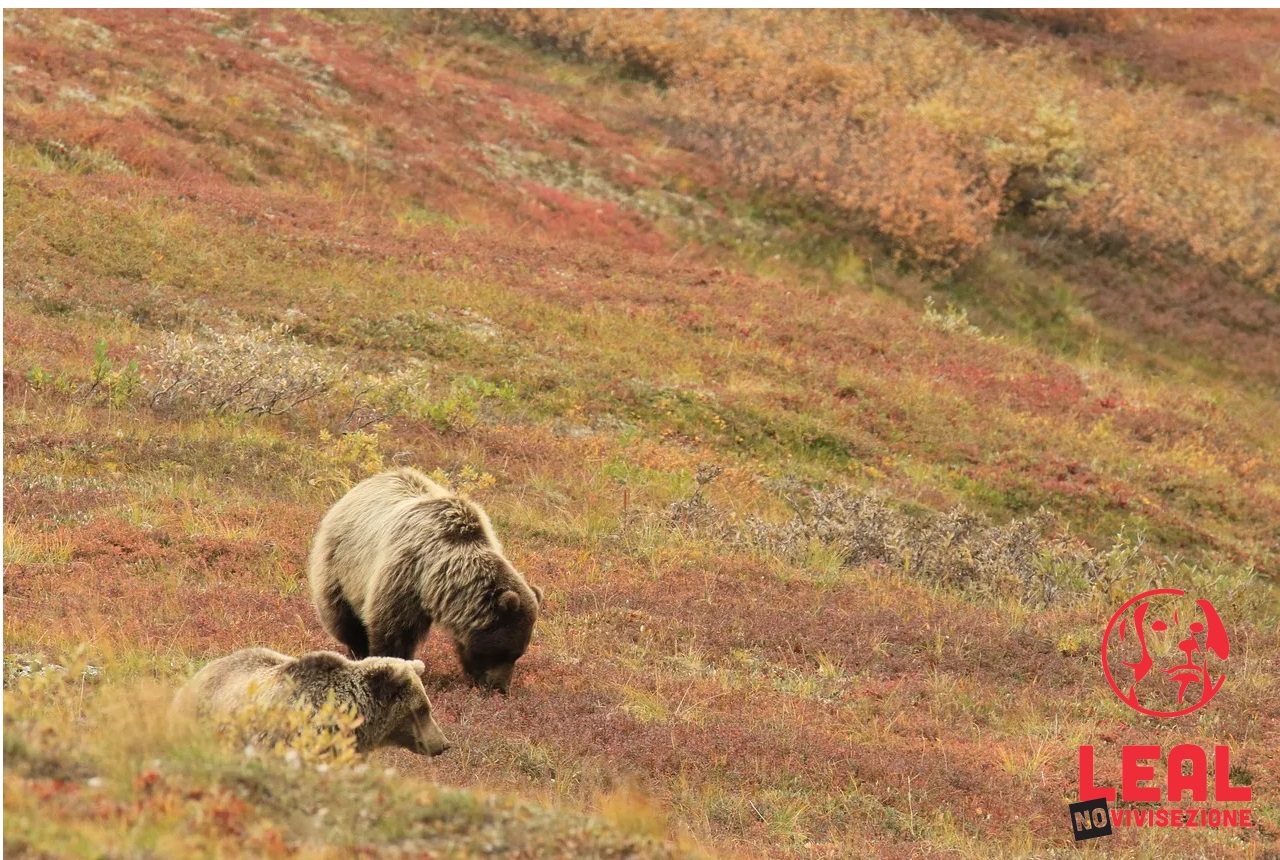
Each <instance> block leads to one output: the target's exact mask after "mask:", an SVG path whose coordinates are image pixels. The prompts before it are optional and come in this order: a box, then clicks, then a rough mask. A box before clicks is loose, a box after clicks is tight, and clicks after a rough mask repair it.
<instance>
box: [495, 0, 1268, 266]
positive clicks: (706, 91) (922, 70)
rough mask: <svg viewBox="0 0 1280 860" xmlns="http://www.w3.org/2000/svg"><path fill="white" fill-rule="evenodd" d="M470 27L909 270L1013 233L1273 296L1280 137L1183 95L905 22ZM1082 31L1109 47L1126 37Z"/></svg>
mask: <svg viewBox="0 0 1280 860" xmlns="http://www.w3.org/2000/svg"><path fill="white" fill-rule="evenodd" d="M478 14H480V17H481V19H482V20H484V21H486V22H489V23H492V24H496V25H498V26H500V27H502V28H504V29H505V30H507V31H509V32H511V33H514V34H517V35H521V36H525V37H528V38H531V39H533V40H534V41H535V42H537V43H539V44H543V45H549V46H553V47H555V48H557V49H559V50H562V51H569V52H572V53H574V54H576V55H580V56H583V57H588V58H593V59H603V60H609V61H612V62H615V63H618V64H620V65H622V66H623V67H624V68H626V69H628V70H631V71H634V72H637V73H642V74H645V75H648V76H651V77H653V78H654V79H656V80H658V81H660V82H662V83H663V84H665V85H666V86H667V87H669V90H668V94H667V97H666V99H665V100H664V106H665V108H666V110H668V111H669V112H670V116H671V117H672V119H673V120H675V121H677V122H678V123H679V125H680V127H681V130H682V133H683V136H684V138H685V139H686V140H687V141H689V142H693V143H696V144H697V145H698V146H700V147H701V148H703V149H704V150H706V151H708V152H712V153H715V154H716V155H718V156H719V157H721V158H723V159H725V161H726V162H727V163H728V164H729V165H730V166H731V167H732V169H733V171H734V172H735V173H736V174H737V175H738V176H739V177H740V178H741V179H742V180H744V181H746V182H751V183H757V184H761V185H766V186H769V187H772V188H775V189H779V190H782V191H786V192H789V193H796V194H800V195H802V196H804V197H808V198H811V199H813V200H815V201H817V202H819V203H821V204H823V205H825V206H828V207H831V208H832V209H834V210H835V211H837V212H839V213H842V214H843V215H846V216H847V217H849V218H850V219H851V220H852V221H853V222H855V223H856V224H858V225H859V226H865V227H870V228H872V229H874V230H876V231H878V232H879V233H880V234H881V235H882V236H884V237H885V239H886V240H888V241H889V242H890V243H891V244H892V246H893V247H894V248H895V249H896V250H898V251H899V252H900V253H902V254H904V255H908V256H910V257H913V258H915V259H917V260H920V261H923V262H926V263H930V264H937V265H941V266H944V267H946V266H954V265H957V264H960V263H964V262H965V261H967V260H969V259H970V258H972V257H973V255H974V254H976V253H978V252H979V251H980V250H982V249H983V248H984V247H985V246H986V245H987V243H988V242H989V241H990V239H991V236H992V232H993V231H994V230H995V229H996V227H997V225H998V224H1000V223H1001V221H1002V220H1003V219H1008V218H1010V217H1013V216H1019V217H1032V218H1033V221H1034V225H1033V226H1034V229H1036V230H1039V231H1043V232H1046V233H1048V232H1053V231H1063V230H1065V231H1071V232H1072V233H1074V234H1077V235H1079V236H1080V237H1081V238H1083V239H1085V240H1087V241H1089V242H1090V243H1092V244H1094V245H1095V246H1099V247H1103V248H1119V249H1123V250H1125V251H1127V252H1131V253H1133V254H1136V255H1140V256H1147V257H1149V256H1151V255H1155V254H1169V253H1171V254H1176V255H1182V256H1186V257H1190V258H1194V259H1197V260H1200V261H1203V262H1205V263H1208V264H1211V265H1214V266H1218V267H1221V268H1223V269H1224V270H1226V271H1228V272H1230V273H1231V274H1232V275H1234V276H1237V277H1239V278H1242V279H1245V280H1247V281H1249V282H1251V283H1253V284H1255V285H1258V286H1260V287H1262V288H1264V289H1266V290H1268V291H1275V290H1276V288H1277V287H1278V286H1280V268H1278V267H1280V246H1278V245H1277V244H1276V242H1275V239H1274V237H1275V236H1276V235H1277V232H1280V206H1278V205H1277V203H1276V201H1277V200H1280V179H1278V178H1277V177H1280V147H1278V146H1277V143H1276V138H1275V132H1274V130H1273V129H1272V128H1270V127H1268V126H1266V125H1264V124H1262V123H1260V122H1257V121H1256V120H1255V119H1253V118H1251V117H1249V116H1247V115H1242V114H1240V113H1237V112H1234V111H1230V110H1221V111H1219V110H1204V109H1196V108H1195V107H1194V105H1193V104H1192V103H1190V102H1189V101H1188V98H1187V97H1186V95H1185V94H1184V93H1182V92H1180V91H1179V90H1177V89H1174V88H1171V87H1160V86H1135V87H1131V88H1114V87H1104V86H1101V85H1099V84H1097V83H1096V82H1093V81H1090V80H1089V79H1087V78H1085V77H1083V76H1081V75H1079V74H1077V73H1076V72H1074V71H1073V70H1072V68H1070V67H1069V66H1068V64H1067V62H1066V59H1065V57H1064V55H1063V54H1062V53H1061V52H1056V53H1055V52H1054V51H1052V50H1049V49H1046V48H1043V47H1036V46H1031V47H1019V48H1016V49H1010V50H1003V49H1001V50H992V49H989V48H985V47H983V46H981V45H979V44H977V43H975V42H974V41H973V40H971V39H968V38H966V37H965V35H964V34H963V33H962V32H961V31H960V30H958V29H956V28H955V27H953V26H950V25H948V24H946V23H941V22H939V21H936V20H934V19H931V18H927V17H921V16H918V15H908V14H906V13H898V12H880V11H871V10H856V11H839V12H830V11H828V12H777V11H747V12H728V11H708V12H697V11H647V10H633V11H609V12H604V11H594V10H573V11H558V10H535V11H500V12H488V13H478ZM1064 14H1065V15H1067V16H1069V15H1070V14H1071V13H1058V17H1059V18H1061V17H1063V15H1064ZM1079 14H1080V16H1081V20H1080V22H1079V26H1087V27H1093V28H1101V29H1106V28H1108V27H1110V28H1120V27H1123V26H1126V24H1127V23H1128V22H1130V20H1131V18H1132V16H1131V15H1126V14H1123V13H1114V14H1109V13H1102V12H1082V13H1079ZM1054 20H1055V21H1056V20H1057V18H1055V19H1054Z"/></svg>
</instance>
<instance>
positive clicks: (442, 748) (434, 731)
mask: <svg viewBox="0 0 1280 860" xmlns="http://www.w3.org/2000/svg"><path fill="white" fill-rule="evenodd" d="M452 747H453V744H451V743H449V739H448V738H446V737H445V736H444V732H443V731H441V730H440V724H439V723H437V722H436V721H435V719H434V718H432V719H430V720H429V721H428V722H427V725H426V726H425V728H424V730H423V731H422V732H421V733H420V734H419V736H418V753H419V754H421V755H426V756H431V757H433V758H434V757H435V756H438V755H442V754H444V753H446V752H448V751H449V750H450V749H451V748H452Z"/></svg>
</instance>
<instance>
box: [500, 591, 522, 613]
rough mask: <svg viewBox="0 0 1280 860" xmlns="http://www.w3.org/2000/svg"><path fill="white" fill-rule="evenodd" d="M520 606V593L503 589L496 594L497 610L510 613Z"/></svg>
mask: <svg viewBox="0 0 1280 860" xmlns="http://www.w3.org/2000/svg"><path fill="white" fill-rule="evenodd" d="M519 608H520V595H518V594H516V593H515V592H514V591H504V592H502V594H500V595H498V611H499V612H501V613H503V614H504V615H510V614H511V613H512V612H515V611H516V610H517V609H519Z"/></svg>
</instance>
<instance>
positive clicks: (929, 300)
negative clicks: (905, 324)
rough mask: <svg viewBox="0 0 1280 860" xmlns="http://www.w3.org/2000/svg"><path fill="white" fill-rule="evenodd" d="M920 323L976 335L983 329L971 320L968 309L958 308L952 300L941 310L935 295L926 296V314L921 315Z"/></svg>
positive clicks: (950, 332) (926, 326)
mask: <svg viewBox="0 0 1280 860" xmlns="http://www.w3.org/2000/svg"><path fill="white" fill-rule="evenodd" d="M920 324H921V325H923V326H924V327H925V328H931V329H933V330H935V331H941V332H946V333H947V334H969V335H974V336H980V335H981V334H982V329H980V328H978V327H977V326H976V325H974V324H973V323H971V322H969V312H968V311H966V310H965V309H964V308H958V307H956V306H955V305H953V304H951V303H950V302H948V303H947V308H946V310H941V311H940V310H938V307H937V305H936V304H935V303H934V301H933V296H925V300H924V316H923V317H921V319H920Z"/></svg>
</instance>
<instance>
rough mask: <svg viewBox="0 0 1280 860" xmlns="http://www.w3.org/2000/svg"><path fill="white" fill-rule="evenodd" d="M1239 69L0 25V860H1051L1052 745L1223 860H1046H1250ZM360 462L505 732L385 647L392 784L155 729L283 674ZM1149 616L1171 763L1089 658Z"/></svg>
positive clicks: (1272, 594) (1278, 473)
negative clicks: (402, 725)
mask: <svg viewBox="0 0 1280 860" xmlns="http://www.w3.org/2000/svg"><path fill="white" fill-rule="evenodd" d="M1276 31H1277V18H1276V16H1275V15H1273V14H1270V13H1263V12H1249V13H1241V14H1240V15H1235V14H1230V15H1228V14H1227V13H1221V14H1219V13H1190V12H1184V13H1174V12H1168V13H1126V14H1121V13H1096V12H1058V13H1025V14H1024V13H1016V12H1002V13H992V14H990V15H977V14H971V13H966V14H956V15H955V16H952V17H938V16H935V15H924V14H917V13H879V12H850V13H839V14H837V13H817V14H816V15H815V16H814V17H804V16H797V15H790V14H766V13H749V14H729V13H723V12H714V13H698V12H693V13H651V12H627V13H625V14H624V13H619V14H607V13H600V12H589V11H584V12H573V13H553V12H540V13H513V12H503V13H484V14H480V13H474V14H461V15H453V14H450V15H445V14H425V13H423V14H409V13H403V14H386V15H372V14H369V15H363V14H359V15H357V14H338V13H294V12H267V13H253V12H237V11H231V12H210V11H173V12H165V13H150V12H125V11H107V12H78V13H70V12H57V11H43V12H36V11H10V12H6V13H5V31H4V33H5V35H4V40H5V42H4V47H5V52H4V57H5V70H4V85H5V101H4V128H5V142H4V206H5V219H4V240H5V245H4V249H5V250H4V262H5V267H4V289H5V302H4V310H5V315H4V335H5V341H4V397H5V412H4V430H5V452H4V457H5V486H4V502H5V505H4V514H5V520H4V561H5V577H4V599H5V603H4V609H5V612H4V637H5V669H6V671H5V677H6V694H5V776H4V779H5V813H6V815H5V837H4V838H5V848H6V850H8V851H10V852H13V854H14V855H15V856H18V855H24V856H100V855H101V854H102V853H104V852H106V853H112V854H120V855H125V854H129V855H133V854H138V855H145V854H154V855H159V856H166V855H167V856H174V855H175V854H176V853H183V854H186V855H189V856H201V855H204V856H215V855H216V856H238V855H243V856H254V857H258V856H280V857H286V856H300V857H312V856H315V857H321V856H343V857H345V856H351V854H352V853H353V852H355V853H359V854H360V855H361V856H371V857H373V856H392V855H395V856H401V855H403V854H405V853H412V852H419V853H424V854H428V855H431V856H437V855H439V856H469V855H471V854H480V853H486V852H487V853H508V854H513V855H516V856H583V855H587V856H628V854H631V855H639V856H662V855H674V854H686V853H695V854H707V855H715V856H731V857H739V856H741V857H766V856H768V857H775V856H796V857H800V856H805V857H813V856H816V857H847V856H877V857H904V858H905V857H973V858H986V857H1026V856H1036V857H1051V856H1064V857H1065V856H1075V855H1074V852H1075V850H1076V849H1075V848H1074V846H1073V845H1072V842H1071V836H1070V831H1069V828H1068V820H1067V815H1066V804H1067V803H1068V802H1069V801H1071V800H1074V799H1075V792H1076V750H1077V748H1078V746H1079V745H1080V744H1082V743H1092V744H1093V745H1094V746H1095V747H1096V749H1097V751H1098V753H1097V755H1098V761H1099V774H1098V777H1099V780H1100V781H1103V780H1105V781H1108V782H1110V784H1116V783H1118V781H1119V750H1120V747H1121V746H1123V745H1125V744H1134V743H1146V744H1161V745H1163V746H1165V747H1169V746H1172V745H1173V744H1175V743H1183V742H1192V743H1200V744H1215V743H1225V744H1229V745H1230V747H1231V749H1232V755H1233V759H1232V761H1233V771H1232V774H1231V777H1232V780H1233V781H1234V782H1235V783H1236V784H1250V785H1251V786H1252V787H1253V796H1254V801H1253V804H1252V806H1253V809H1254V811H1255V815H1256V816H1257V818H1258V821H1259V823H1258V824H1257V826H1255V827H1253V828H1251V829H1248V830H1243V831H1242V830H1239V829H1221V830H1184V829H1176V830H1157V829H1133V828H1127V829H1119V830H1118V832H1117V834H1116V835H1115V836H1112V837H1110V838H1108V839H1105V840H1102V843H1104V844H1102V845H1100V846H1098V847H1096V848H1093V849H1091V850H1092V851H1093V853H1097V854H1099V855H1113V856H1119V857H1136V858H1143V857H1152V858H1155V857H1170V856H1187V857H1190V856H1204V857H1230V856H1238V857H1257V856H1262V855H1266V854H1269V853H1274V852H1275V851H1276V850H1277V848H1278V846H1277V827H1278V826H1280V801H1278V800H1277V798H1280V751H1277V748H1276V744H1275V738H1276V737H1277V734H1278V733H1280V680H1278V679H1280V625H1278V624H1277V612H1278V608H1277V602H1276V589H1275V582H1274V578H1275V576H1276V574H1277V572H1280V538H1278V533H1280V528H1278V525H1277V524H1278V523H1280V434H1277V433H1276V430H1275V428H1276V427H1277V426H1280V399H1278V398H1277V397H1276V393H1277V385H1278V384H1280V340H1278V339H1277V332H1280V302H1278V301H1277V299H1276V288H1277V260H1278V257H1277V255H1278V254H1280V247H1278V246H1277V245H1276V244H1275V242H1276V239H1275V237H1276V235H1277V225H1278V224H1280V212H1278V211H1277V202H1276V201H1277V200H1278V199H1280V194H1278V193H1277V186H1276V183H1277V177H1278V176H1280V148H1278V141H1277V137H1276V129H1275V118H1276V112H1277V110H1278V109H1280V107H1278V106H1277V104H1276V101H1275V93H1276V74H1277V73H1276V69H1277V68H1280V66H1278V65H1277V50H1278V49H1277V47H1276V46H1277V45H1280V40H1277V39H1276V38H1275V35H1276ZM1203 34H1209V35H1207V36H1205V37H1204V39H1203V40H1202V39H1198V38H1196V37H1197V35H1203ZM1209 36H1212V37H1213V38H1212V39H1211V38H1209ZM1209 44H1213V45H1215V46H1218V47H1217V48H1216V49H1214V50H1210V49H1208V48H1204V47H1202V46H1203V45H1209ZM1197 46H1200V47H1197ZM399 464H412V465H415V466H419V467H421V468H423V469H425V470H427V471H433V470H434V471H433V475H434V477H435V478H436V479H438V480H440V481H442V482H444V483H446V484H448V485H450V486H452V487H453V488H454V489H457V490H460V491H463V492H466V493H468V494H470V495H471V496H473V497H474V498H476V499H477V500H478V501H480V502H481V503H482V504H483V505H484V506H485V508H486V509H487V511H488V512H489V514H490V516H491V517H492V519H493V521H494V526H495V528H496V529H497V531H498V534H499V535H500V537H501V539H502V541H503V543H504V545H505V546H506V549H507V552H508V554H509V555H510V557H511V559H512V561H513V563H514V564H515V565H516V566H517V567H519V568H520V569H521V570H522V571H523V572H524V573H525V574H526V575H527V576H528V578H529V580H530V582H534V583H537V584H538V585H540V586H541V587H543V588H544V589H545V590H546V603H545V605H544V611H543V612H542V615H541V617H540V619H539V622H538V627H537V630H536V634H535V637H534V640H533V643H532V646H531V648H530V650H529V653H528V654H527V655H526V656H525V657H524V658H522V660H521V661H520V663H519V666H518V669H517V671H516V678H515V682H514V685H513V688H512V693H511V695H510V696H509V697H506V698H502V697H496V696H493V695H489V694H485V693H481V692H479V691H477V690H474V689H472V688H470V687H469V686H467V685H466V684H465V683H464V682H463V681H462V679H461V677H460V675H459V672H458V670H457V666H456V661H455V660H454V658H453V655H452V653H451V652H450V650H449V645H448V643H447V641H446V640H445V639H444V637H441V636H433V637H432V639H431V640H430V641H429V643H428V644H427V645H426V646H424V647H423V649H422V650H421V651H420V653H419V656H420V657H421V658H422V659H423V660H424V661H426V663H427V665H428V669H429V674H430V676H431V677H430V678H429V679H428V680H429V683H428V684H427V688H428V693H429V694H430V696H431V699H432V703H433V706H434V707H433V713H434V714H435V715H436V719H437V720H438V721H439V722H440V723H441V725H442V727H443V729H444V731H445V734H446V735H447V736H448V737H449V739H450V741H451V742H452V743H453V744H454V748H453V749H452V750H451V751H450V752H448V753H447V754H446V755H444V756H443V757H441V758H438V759H434V760H431V761H426V760H423V759H419V758H415V757H413V756H411V755H409V754H407V753H399V752H386V751H383V752H379V753H377V754H375V755H374V756H373V757H372V761H371V762H365V763H363V764H358V763H357V764H352V763H351V762H350V760H349V756H346V755H341V754H331V753H333V751H332V750H319V751H317V750H316V749H314V748H312V747H309V746H305V745H304V747H303V748H302V749H292V750H287V751H285V755H284V756H283V757H276V756H272V755H265V754H262V755H257V756H255V757H252V758H246V757H245V756H244V755H243V754H242V753H241V752H240V751H238V750H237V751H227V749H226V748H225V747H223V746H219V745H217V744H214V743H213V742H212V741H209V740H208V739H201V738H187V739H182V738H176V737H173V736H172V735H171V734H170V733H169V732H167V731H166V730H165V729H164V727H163V725H162V721H161V717H160V715H161V714H162V712H163V708H164V704H165V702H166V701H167V696H168V695H171V693H172V690H173V689H174V688H176V687H177V686H178V685H179V684H180V683H181V682H182V681H183V680H184V679H185V678H187V677H189V676H190V674H191V673H192V672H193V671H194V670H195V669H196V668H197V667H198V666H200V665H202V664H203V663H204V662H206V661H208V660H210V659H212V658H216V657H219V656H222V655H225V654H228V653H230V652H231V651H233V650H236V649H238V648H242V647H248V646H254V645H260V646H265V647H270V648H273V649H276V650H280V651H283V652H287V653H291V654H297V653H301V652H303V651H306V650H311V649H317V648H329V647H333V646H334V643H332V642H331V641H330V640H329V639H328V638H327V637H326V635H325V634H324V632H323V630H322V628H321V626H320V624H319V622H318V621H317V619H316V617H315V613H314V611H313V609H312V607H311V605H310V602H309V600H308V596H307V590H306V587H305V582H306V574H305V559H306V554H307V547H308V542H309V540H310V538H311V536H312V534H313V533H314V530H315V528H316V525H317V524H318V523H319V520H320V517H321V516H322V515H323V513H324V511H325V510H326V509H327V508H328V506H329V505H331V504H332V503H333V501H334V500H335V499H336V498H338V497H339V496H340V495H341V494H342V493H343V492H344V491H345V490H346V489H347V488H349V487H350V486H352V485H353V484H354V483H355V482H357V481H358V480H360V479H362V478H364V477H366V476H368V475H370V474H373V473H375V472H377V471H379V470H381V469H384V468H390V467H392V466H395V465H399ZM1157 584H1158V585H1169V584H1176V585H1179V586H1181V587H1184V588H1186V589H1188V590H1190V591H1193V592H1194V593H1196V594H1197V595H1198V596H1203V597H1207V598H1210V599H1211V600H1212V601H1213V602H1214V604H1215V605H1216V606H1217V608H1218V610H1219V611H1220V612H1221V614H1222V616H1223V618H1224V620H1225V622H1226V623H1227V624H1228V626H1229V628H1230V633H1231V636H1232V646H1233V650H1232V655H1231V660H1230V663H1229V673H1228V674H1229V677H1228V681H1227V684H1226V686H1225V687H1224V688H1223V690H1222V692H1221V693H1220V694H1219V695H1218V696H1217V698H1216V699H1215V700H1214V702H1213V703H1212V704H1211V705H1210V706H1208V707H1206V708H1203V709H1201V710H1199V711H1197V712H1196V713H1194V714H1191V715H1188V716H1185V717H1181V718H1178V719H1174V720H1156V719H1151V718H1146V717H1141V716H1139V715H1138V714H1136V713H1135V712H1133V711H1131V710H1129V709H1128V708H1127V707H1126V706H1125V705H1124V704H1123V703H1121V702H1120V701H1119V700H1118V699H1117V697H1116V696H1115V695H1114V694H1113V693H1112V692H1111V691H1110V690H1109V689H1108V687H1107V686H1106V684H1105V682H1104V681H1103V678H1102V674H1101V668H1100V660H1099V654H1098V642H1099V637H1100V635H1101V630H1102V627H1103V626H1104V625H1105V623H1106V620H1107V619H1108V617H1109V616H1110V615H1111V613H1112V611H1113V610H1114V609H1115V607H1117V606H1118V605H1119V604H1120V603H1121V602H1122V601H1123V600H1124V599H1126V598H1127V597H1129V596H1131V595H1132V594H1134V593H1136V592H1138V591H1140V590H1142V589H1144V588H1146V587H1151V586H1153V585H1157ZM55 665H57V666H60V667H61V668H55ZM122 726H124V727H127V728H128V729H129V730H128V731H124V730H122ZM339 752H341V751H339ZM316 761H319V762H320V763H321V764H323V765H324V766H323V767H314V766H313V764H314V763H315V762H316ZM388 767H391V768H394V772H388V771H387V768H388Z"/></svg>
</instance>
